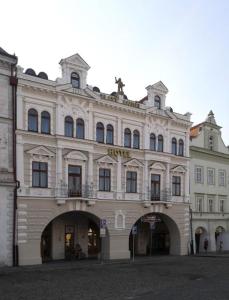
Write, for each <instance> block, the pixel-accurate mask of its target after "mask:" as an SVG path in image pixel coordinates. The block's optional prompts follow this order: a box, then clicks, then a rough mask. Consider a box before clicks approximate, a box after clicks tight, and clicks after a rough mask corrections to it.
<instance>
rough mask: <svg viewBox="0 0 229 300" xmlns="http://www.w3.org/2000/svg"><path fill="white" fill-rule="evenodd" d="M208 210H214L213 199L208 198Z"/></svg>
mask: <svg viewBox="0 0 229 300" xmlns="http://www.w3.org/2000/svg"><path fill="white" fill-rule="evenodd" d="M208 211H209V212H213V199H211V198H210V199H208Z"/></svg>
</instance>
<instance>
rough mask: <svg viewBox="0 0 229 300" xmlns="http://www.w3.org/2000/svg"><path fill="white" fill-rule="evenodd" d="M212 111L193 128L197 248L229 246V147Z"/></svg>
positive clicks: (195, 242) (192, 195)
mask: <svg viewBox="0 0 229 300" xmlns="http://www.w3.org/2000/svg"><path fill="white" fill-rule="evenodd" d="M220 128H221V127H220V126H218V125H217V124H216V121H215V118H214V114H213V112H212V111H210V113H209V114H208V116H207V119H206V121H205V122H203V123H201V124H198V125H196V126H194V127H192V128H191V134H190V138H191V142H190V156H191V163H190V164H191V168H190V187H191V193H190V197H191V207H192V234H193V242H194V251H195V252H196V253H199V252H202V251H204V241H205V240H207V241H208V251H221V250H228V249H229V234H228V229H229V227H228V226H229V188H228V184H229V181H228V176H229V149H228V147H226V146H225V144H224V142H223V140H222V137H221V131H220Z"/></svg>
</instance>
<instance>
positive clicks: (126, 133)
mask: <svg viewBox="0 0 229 300" xmlns="http://www.w3.org/2000/svg"><path fill="white" fill-rule="evenodd" d="M124 147H126V148H131V131H130V129H129V128H126V129H125V131H124Z"/></svg>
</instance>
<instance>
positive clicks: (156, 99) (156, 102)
mask: <svg viewBox="0 0 229 300" xmlns="http://www.w3.org/2000/svg"><path fill="white" fill-rule="evenodd" d="M154 106H156V107H157V108H159V109H160V108H161V98H160V97H159V96H155V97H154Z"/></svg>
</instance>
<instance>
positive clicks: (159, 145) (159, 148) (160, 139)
mask: <svg viewBox="0 0 229 300" xmlns="http://www.w3.org/2000/svg"><path fill="white" fill-rule="evenodd" d="M157 151H158V152H163V136H162V135H161V134H160V135H159V136H158V139H157Z"/></svg>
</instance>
